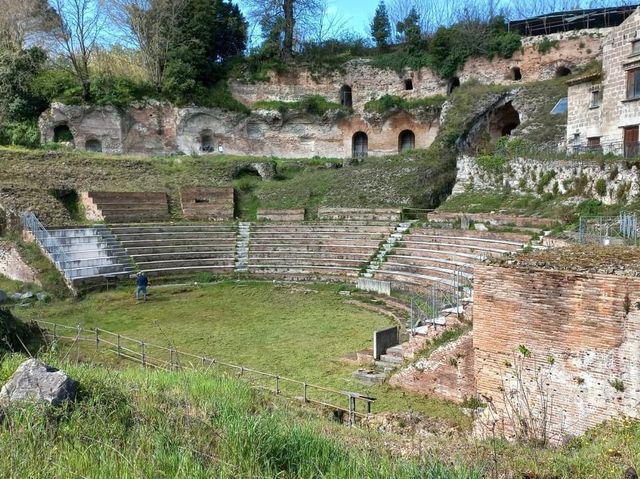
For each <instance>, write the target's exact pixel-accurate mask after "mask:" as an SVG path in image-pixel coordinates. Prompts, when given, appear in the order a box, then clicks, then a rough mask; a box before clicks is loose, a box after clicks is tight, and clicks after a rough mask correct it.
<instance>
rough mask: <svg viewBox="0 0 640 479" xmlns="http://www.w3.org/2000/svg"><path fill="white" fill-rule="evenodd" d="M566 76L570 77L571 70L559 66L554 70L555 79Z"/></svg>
mask: <svg viewBox="0 0 640 479" xmlns="http://www.w3.org/2000/svg"><path fill="white" fill-rule="evenodd" d="M568 75H571V70H569V69H568V68H567V67H563V66H559V67H558V68H556V77H566V76H568Z"/></svg>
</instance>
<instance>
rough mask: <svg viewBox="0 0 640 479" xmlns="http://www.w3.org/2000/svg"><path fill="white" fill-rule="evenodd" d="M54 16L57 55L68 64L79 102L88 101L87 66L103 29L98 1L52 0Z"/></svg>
mask: <svg viewBox="0 0 640 479" xmlns="http://www.w3.org/2000/svg"><path fill="white" fill-rule="evenodd" d="M52 6H53V8H54V9H55V11H56V13H57V17H56V19H57V24H56V28H55V31H54V37H55V41H56V47H57V49H58V51H59V52H60V53H61V54H62V55H64V57H66V58H67V60H69V63H70V65H71V67H72V70H73V73H74V75H75V76H76V78H77V79H78V81H79V82H80V85H81V87H82V98H83V99H85V100H88V99H89V98H90V97H91V78H90V76H89V62H90V60H91V56H92V55H93V53H94V51H95V49H96V47H97V45H98V40H99V39H100V36H101V35H102V34H103V28H104V26H105V15H104V4H103V3H102V0H52Z"/></svg>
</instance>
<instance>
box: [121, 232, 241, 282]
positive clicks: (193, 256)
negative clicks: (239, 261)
mask: <svg viewBox="0 0 640 479" xmlns="http://www.w3.org/2000/svg"><path fill="white" fill-rule="evenodd" d="M112 231H113V233H114V235H115V236H116V237H117V238H118V239H119V241H120V242H121V243H122V245H123V247H124V248H125V250H126V251H127V253H128V254H129V255H130V256H131V258H132V259H133V261H134V263H135V265H136V267H137V269H138V270H139V271H143V272H145V274H147V275H149V276H175V275H180V276H188V275H193V274H196V273H198V272H220V273H224V272H230V271H233V267H234V260H235V237H236V229H235V225H234V224H231V223H223V224H221V223H216V224H176V225H174V224H150V225H118V226H114V227H112Z"/></svg>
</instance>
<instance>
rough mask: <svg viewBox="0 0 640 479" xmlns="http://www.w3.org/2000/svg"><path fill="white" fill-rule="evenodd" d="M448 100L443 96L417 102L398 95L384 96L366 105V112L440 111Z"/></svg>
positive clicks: (421, 99)
mask: <svg viewBox="0 0 640 479" xmlns="http://www.w3.org/2000/svg"><path fill="white" fill-rule="evenodd" d="M445 101H446V98H445V97H444V96H442V95H434V96H430V97H427V98H420V99H417V100H407V99H405V98H401V97H399V96H396V95H384V96H382V97H380V98H378V99H376V100H371V101H369V102H367V103H366V104H365V105H364V109H365V111H371V112H377V113H381V114H382V113H386V112H388V111H390V110H405V111H406V110H412V109H416V108H427V109H433V110H438V111H439V110H440V109H441V108H442V105H443V104H444V102H445Z"/></svg>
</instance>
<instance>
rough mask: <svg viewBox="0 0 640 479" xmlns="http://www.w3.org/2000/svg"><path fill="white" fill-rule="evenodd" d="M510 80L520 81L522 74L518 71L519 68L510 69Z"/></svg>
mask: <svg viewBox="0 0 640 479" xmlns="http://www.w3.org/2000/svg"><path fill="white" fill-rule="evenodd" d="M511 79H512V80H514V81H520V80H522V72H521V71H520V67H513V68H511Z"/></svg>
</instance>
